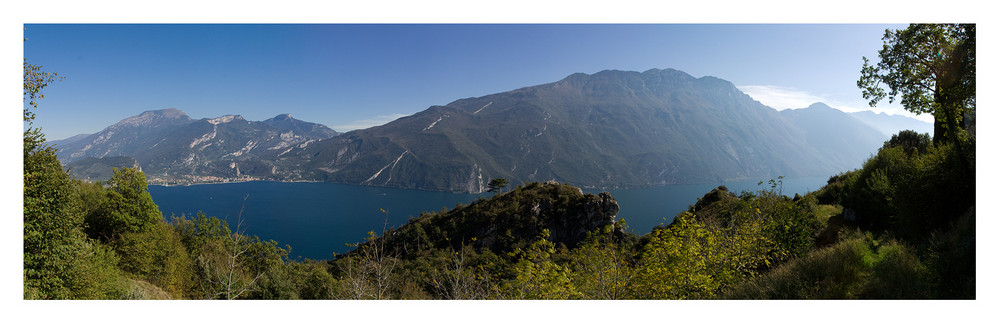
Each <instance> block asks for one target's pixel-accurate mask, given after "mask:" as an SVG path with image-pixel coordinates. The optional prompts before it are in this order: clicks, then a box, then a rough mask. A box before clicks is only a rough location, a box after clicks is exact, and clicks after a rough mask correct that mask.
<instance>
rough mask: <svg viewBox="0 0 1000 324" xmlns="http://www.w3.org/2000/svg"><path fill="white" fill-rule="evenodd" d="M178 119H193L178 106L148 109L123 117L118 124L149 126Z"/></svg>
mask: <svg viewBox="0 0 1000 324" xmlns="http://www.w3.org/2000/svg"><path fill="white" fill-rule="evenodd" d="M170 119H178V120H181V121H188V120H191V117H188V115H187V114H185V113H184V112H183V111H181V110H180V109H177V108H167V109H160V110H147V111H144V112H142V113H141V114H139V115H137V116H132V117H129V118H125V119H122V121H120V122H118V123H117V124H115V125H117V126H149V125H152V124H154V123H157V122H158V121H161V120H170Z"/></svg>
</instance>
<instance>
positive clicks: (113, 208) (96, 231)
mask: <svg viewBox="0 0 1000 324" xmlns="http://www.w3.org/2000/svg"><path fill="white" fill-rule="evenodd" d="M113 170H114V173H115V174H114V176H112V177H111V180H109V181H108V183H107V184H106V185H107V186H108V190H105V192H104V193H105V196H106V200H105V205H104V206H103V207H102V208H100V209H98V210H97V211H95V212H93V213H91V214H89V215H87V217H86V223H87V232H88V233H87V234H89V235H90V237H92V238H94V239H99V240H102V241H104V242H108V243H111V242H114V241H116V240H118V238H119V237H120V236H121V235H123V234H126V233H138V232H143V231H145V230H148V229H151V228H152V227H153V226H155V225H156V224H157V223H158V222H160V221H162V220H163V214H161V213H160V210H159V208H157V207H156V204H154V203H153V197H152V196H150V195H149V192H147V191H146V190H147V185H146V176H145V175H144V174H143V173H142V171H139V170H138V169H136V168H124V169H118V168H114V169H113Z"/></svg>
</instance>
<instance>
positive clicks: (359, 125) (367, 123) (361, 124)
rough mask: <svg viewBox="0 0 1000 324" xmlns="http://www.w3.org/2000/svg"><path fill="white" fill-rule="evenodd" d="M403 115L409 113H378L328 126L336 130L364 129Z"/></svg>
mask: <svg viewBox="0 0 1000 324" xmlns="http://www.w3.org/2000/svg"><path fill="white" fill-rule="evenodd" d="M405 116H409V115H407V114H390V115H378V116H375V117H372V118H369V119H361V120H355V121H352V122H349V123H347V124H342V125H332V126H330V128H332V129H333V130H335V131H338V132H349V131H352V130H356V129H365V128H369V127H373V126H379V125H384V124H385V123H388V122H391V121H393V120H396V119H399V118H400V117H405Z"/></svg>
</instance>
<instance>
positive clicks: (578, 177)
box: [275, 69, 870, 192]
mask: <svg viewBox="0 0 1000 324" xmlns="http://www.w3.org/2000/svg"><path fill="white" fill-rule="evenodd" d="M807 138H809V137H808V136H807V132H805V131H803V130H802V129H801V128H799V127H798V126H797V125H795V124H794V122H792V121H790V120H789V119H787V118H786V117H785V116H783V115H782V114H781V113H779V112H778V111H776V110H775V109H773V108H770V107H767V106H764V105H763V104H761V103H759V102H757V101H755V100H753V99H752V98H750V97H749V96H748V95H746V94H745V93H743V92H740V91H739V90H738V89H736V87H735V86H733V84H732V83H730V82H728V81H725V80H722V79H718V78H714V77H702V78H695V77H692V76H690V75H688V74H686V73H684V72H681V71H677V70H672V69H665V70H658V69H652V70H649V71H645V72H642V73H639V72H625V71H601V72H599V73H595V74H593V75H587V74H583V73H577V74H573V75H570V76H568V77H566V78H565V79H563V80H560V81H557V82H553V83H549V84H543V85H538V86H532V87H526V88H521V89H517V90H513V91H509V92H504V93H498V94H492V95H487V96H483V97H478V98H468V99H461V100H457V101H454V102H452V103H450V104H448V105H445V106H433V107H430V108H428V109H426V110H424V111H421V112H419V113H416V114H414V115H412V116H408V117H403V118H400V119H397V120H395V121H393V122H390V123H387V124H385V125H382V126H376V127H372V128H368V129H364V130H356V131H351V132H348V133H345V134H343V135H341V136H338V137H334V138H331V139H328V140H324V141H317V142H315V143H312V144H310V145H307V146H305V147H296V148H293V149H292V150H290V151H288V152H283V153H281V154H279V155H278V160H276V162H275V164H276V165H277V166H278V170H279V171H278V173H282V171H281V170H285V173H284V175H286V176H288V177H289V178H290V179H311V180H324V181H332V182H339V183H349V184H359V185H376V186H391V187H403V188H418V189H432V190H446V191H467V192H481V191H483V190H484V189H485V184H486V182H488V181H489V179H490V178H501V177H502V178H507V179H508V180H510V181H511V183H520V182H522V181H544V180H550V179H554V180H558V181H561V182H566V183H570V184H572V185H575V186H581V187H588V188H594V187H601V188H609V187H632V186H648V185H659V184H681V183H709V182H722V181H729V180H739V179H762V180H764V179H769V178H775V177H777V176H779V175H784V176H788V177H795V176H827V175H830V174H835V173H837V172H840V171H844V170H847V169H850V168H852V167H855V166H856V165H857V164H856V163H850V164H848V163H846V161H847V160H851V159H830V158H829V156H830V154H833V153H829V152H828V153H823V152H822V151H823V149H820V148H816V147H814V146H812V145H810V143H809V142H808V140H807ZM847 149H855V148H851V147H848V148H847ZM856 149H857V150H858V151H859V152H860V151H863V152H864V153H865V154H868V153H870V151H868V150H867V149H863V148H856ZM850 154H851V156H854V155H855V154H858V153H856V152H852V153H850ZM293 170H294V171H293ZM296 172H298V173H296Z"/></svg>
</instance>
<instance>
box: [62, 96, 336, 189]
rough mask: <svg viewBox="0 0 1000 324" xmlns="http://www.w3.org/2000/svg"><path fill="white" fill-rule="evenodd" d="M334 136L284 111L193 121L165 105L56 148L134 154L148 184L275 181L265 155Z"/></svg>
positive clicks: (73, 155)
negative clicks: (269, 116)
mask: <svg viewBox="0 0 1000 324" xmlns="http://www.w3.org/2000/svg"><path fill="white" fill-rule="evenodd" d="M336 134H337V133H336V132H334V131H333V130H331V129H329V128H327V127H326V126H323V125H319V124H314V123H308V122H303V121H299V120H295V119H293V118H291V117H290V116H288V115H279V116H277V117H275V118H272V119H269V120H266V121H263V122H254V121H247V120H245V119H243V117H241V116H239V115H226V116H222V117H218V118H212V119H209V118H205V119H200V120H193V119H191V118H190V117H188V116H187V115H186V114H184V112H182V111H180V110H177V109H165V110H156V111H147V112H144V113H142V114H140V115H139V116H134V117H129V118H126V119H124V120H122V121H121V122H119V123H117V124H115V125H112V126H110V127H108V128H106V129H104V130H103V131H101V132H99V133H96V134H92V135H90V136H88V137H86V138H83V139H81V140H77V141H75V142H71V143H67V144H65V145H60V146H57V148H59V153H58V154H59V157H60V159H61V160H62V162H63V164H73V162H75V161H77V160H80V159H84V158H88V157H91V158H103V157H108V156H127V157H131V158H134V159H135V160H136V161H137V162H138V164H139V165H140V166H141V167H142V169H143V171H144V172H145V173H146V175H147V177H149V178H150V180H151V181H152V182H173V181H213V180H219V179H231V178H261V179H275V178H274V177H273V172H274V165H273V163H272V162H270V159H269V158H268V157H270V156H274V155H276V154H278V153H280V152H282V151H287V150H289V149H291V148H292V147H294V146H296V145H302V144H306V143H309V142H312V141H316V140H320V139H326V138H329V137H331V136H335V135H336Z"/></svg>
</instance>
